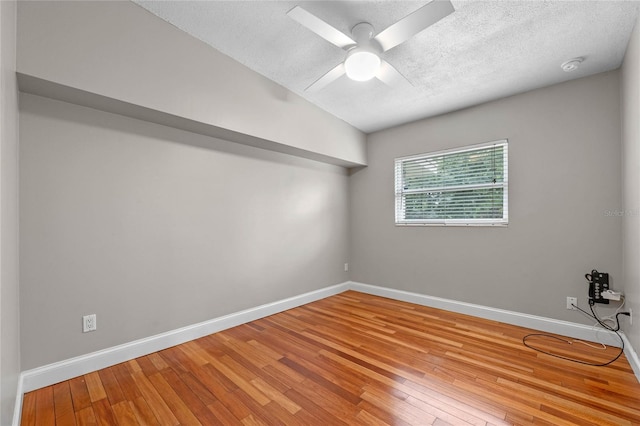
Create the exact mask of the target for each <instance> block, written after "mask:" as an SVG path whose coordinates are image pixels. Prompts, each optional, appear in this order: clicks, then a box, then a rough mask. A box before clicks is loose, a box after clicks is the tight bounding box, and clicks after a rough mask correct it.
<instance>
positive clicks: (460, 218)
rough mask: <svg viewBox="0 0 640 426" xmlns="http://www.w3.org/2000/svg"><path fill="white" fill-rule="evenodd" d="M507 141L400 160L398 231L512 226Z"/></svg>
mask: <svg viewBox="0 0 640 426" xmlns="http://www.w3.org/2000/svg"><path fill="white" fill-rule="evenodd" d="M507 146H508V142H507V141H506V140H501V141H495V142H490V143H485V144H480V145H474V146H469V147H466V148H460V149H455V150H448V151H441V152H434V153H429V154H421V155H414V156H411V157H404V158H397V159H396V160H395V169H396V171H395V184H396V224H397V225H506V224H507V223H508V222H509V214H508V213H509V210H508V203H507V201H508V197H507V195H508V191H507V183H508V179H507V158H508V155H507Z"/></svg>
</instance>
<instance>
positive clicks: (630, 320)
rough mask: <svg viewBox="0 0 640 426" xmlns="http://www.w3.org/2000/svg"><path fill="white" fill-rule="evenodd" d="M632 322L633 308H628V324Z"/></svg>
mask: <svg viewBox="0 0 640 426" xmlns="http://www.w3.org/2000/svg"><path fill="white" fill-rule="evenodd" d="M632 324H633V309H631V308H629V325H632Z"/></svg>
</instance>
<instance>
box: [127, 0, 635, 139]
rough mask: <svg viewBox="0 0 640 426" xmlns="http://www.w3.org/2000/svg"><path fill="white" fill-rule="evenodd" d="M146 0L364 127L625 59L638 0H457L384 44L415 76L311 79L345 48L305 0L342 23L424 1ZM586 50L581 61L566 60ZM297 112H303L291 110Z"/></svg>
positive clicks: (380, 25)
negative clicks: (398, 83) (318, 83)
mask: <svg viewBox="0 0 640 426" xmlns="http://www.w3.org/2000/svg"><path fill="white" fill-rule="evenodd" d="M134 1H135V2H136V3H137V4H139V5H140V6H142V7H144V8H145V9H147V10H149V11H150V12H152V13H154V14H155V15H157V16H159V17H161V18H163V19H165V20H166V21H168V22H170V23H171V24H173V25H175V26H176V27H178V28H180V29H182V30H183V31H186V32H187V33H189V34H191V35H193V36H194V37H196V38H198V39H200V40H202V41H204V42H206V43H208V44H209V45H211V46H213V47H214V48H216V49H217V50H219V51H221V52H223V53H224V54H226V55H228V56H230V57H232V58H234V59H235V60H237V61H238V62H240V63H242V64H244V65H246V66H247V67H249V68H251V69H253V70H255V71H256V72H258V73H260V74H262V75H264V76H265V77H267V78H269V79H271V80H273V81H275V82H277V83H279V84H281V85H282V86H284V87H286V88H288V89H290V90H292V91H293V92H295V93H297V94H299V95H301V96H303V97H305V98H306V99H308V100H309V101H310V102H312V103H314V104H316V105H318V106H319V107H321V108H323V109H325V110H326V111H328V112H330V113H331V114H333V115H335V116H337V117H339V118H341V119H343V120H344V121H346V122H348V123H350V124H352V125H353V126H355V127H357V128H359V129H361V130H363V131H364V132H367V133H369V132H373V131H376V130H380V129H384V128H388V127H392V126H395V125H399V124H402V123H406V122H409V121H413V120H417V119H420V118H425V117H429V116H434V115H438V114H442V113H446V112H449V111H454V110H457V109H461V108H465V107H469V106H472V105H477V104H479V103H482V102H487V101H490V100H494V99H498V98H502V97H505V96H509V95H513V94H516V93H521V92H525V91H528V90H532V89H535V88H539V87H543V86H548V85H551V84H555V83H560V82H562V81H567V80H570V79H574V78H579V77H584V76H587V75H591V74H596V73H599V72H603V71H608V70H612V69H616V68H618V67H619V66H620V65H621V63H622V60H623V58H624V52H625V50H626V47H627V43H628V40H629V37H630V34H631V31H632V29H633V25H634V22H635V20H636V18H637V16H638V10H639V6H640V3H639V2H637V1H601V2H596V1H456V0H453V1H452V3H453V6H454V7H455V12H454V13H453V14H451V15H449V16H448V17H446V18H444V19H443V20H441V21H440V22H438V23H436V24H434V25H432V26H431V27H429V28H427V29H426V30H424V31H422V32H421V33H419V34H418V35H416V36H414V37H413V38H412V39H410V40H409V41H407V42H405V43H403V44H401V45H399V46H397V47H395V48H393V49H391V50H389V51H388V52H385V53H384V54H383V55H382V56H383V58H384V59H386V60H387V61H388V62H389V63H391V64H392V65H393V66H395V67H396V68H397V69H398V70H399V71H400V72H401V73H402V74H404V75H405V76H406V77H407V78H408V79H409V80H410V81H411V82H412V83H413V87H409V88H404V89H398V88H391V87H388V86H386V85H385V84H384V83H382V82H380V81H378V80H377V79H373V80H370V81H368V82H354V81H351V80H349V79H348V78H347V77H346V76H343V77H341V78H340V79H339V80H337V81H336V82H334V83H332V84H330V85H329V86H327V87H326V88H324V89H322V90H321V91H319V92H316V93H308V92H304V89H305V88H306V87H307V86H309V85H310V84H311V83H312V82H314V81H315V80H316V79H317V78H319V77H320V76H321V75H323V74H324V73H325V72H327V71H328V70H330V69H331V68H333V67H334V66H335V65H337V64H338V63H340V62H341V61H343V60H344V57H345V51H344V50H341V49H340V48H338V47H336V46H334V45H332V44H330V43H328V42H327V41H325V40H324V39H322V38H320V37H319V36H317V35H316V34H314V33H312V32H311V31H309V30H308V29H306V28H304V27H302V26H301V25H300V24H298V23H297V22H295V21H294V20H292V19H291V18H289V17H288V16H287V15H286V12H287V11H289V10H290V9H292V8H293V7H294V6H296V5H301V6H302V7H304V8H305V9H306V10H308V11H309V12H311V13H313V14H315V15H316V16H318V17H319V18H321V19H323V20H325V21H326V22H328V23H329V24H331V25H333V26H334V27H336V28H337V29H339V30H341V31H343V32H344V33H345V34H350V31H351V28H352V27H353V26H354V25H355V24H357V23H359V22H363V21H364V22H369V23H371V24H372V25H373V26H374V28H375V32H376V33H377V32H379V31H381V30H383V29H385V28H386V27H388V26H389V25H391V24H393V23H395V22H396V21H398V20H400V19H401V18H403V17H404V16H406V15H408V14H409V13H411V12H413V11H414V10H416V9H418V8H419V7H421V6H423V5H424V4H426V3H428V2H427V1H142V0H134ZM578 56H582V57H584V58H585V61H584V62H583V64H582V66H581V67H580V68H579V69H578V70H577V71H575V72H572V73H565V72H563V71H562V70H561V69H560V64H561V63H563V62H564V61H566V60H568V59H571V58H574V57H578ZM292 119H295V117H292Z"/></svg>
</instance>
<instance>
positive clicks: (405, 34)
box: [374, 0, 455, 52]
mask: <svg viewBox="0 0 640 426" xmlns="http://www.w3.org/2000/svg"><path fill="white" fill-rule="evenodd" d="M454 10H455V9H454V8H453V5H452V4H451V2H450V1H449V0H433V1H431V2H430V3H427V4H426V5H424V6H422V7H421V8H420V9H418V10H416V11H415V12H413V13H411V14H410V15H407V16H405V17H404V18H402V19H401V20H399V21H398V22H396V23H395V24H393V25H391V26H389V27H388V28H387V29H385V30H383V31H382V32H380V34H378V35H377V36H375V37H374V40H376V41H377V42H378V43H380V46H381V47H382V51H383V52H386V51H387V50H389V49H391V48H392V47H396V46H397V45H399V44H400V43H403V42H405V41H407V40H409V39H410V38H411V37H413V36H414V35H416V34H418V33H419V32H420V31H422V30H424V29H425V28H427V27H428V26H430V25H433V24H435V23H436V22H438V21H439V20H441V19H442V18H444V17H445V16H447V15H449V14H451V13H453V11H454Z"/></svg>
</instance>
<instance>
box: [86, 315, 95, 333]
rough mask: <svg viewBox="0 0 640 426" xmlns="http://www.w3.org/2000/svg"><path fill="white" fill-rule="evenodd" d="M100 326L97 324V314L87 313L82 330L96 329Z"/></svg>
mask: <svg viewBox="0 0 640 426" xmlns="http://www.w3.org/2000/svg"><path fill="white" fill-rule="evenodd" d="M96 328H98V326H97V324H96V314H91V315H85V316H83V317H82V332H83V333H86V332H88V331H95V330H96Z"/></svg>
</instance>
